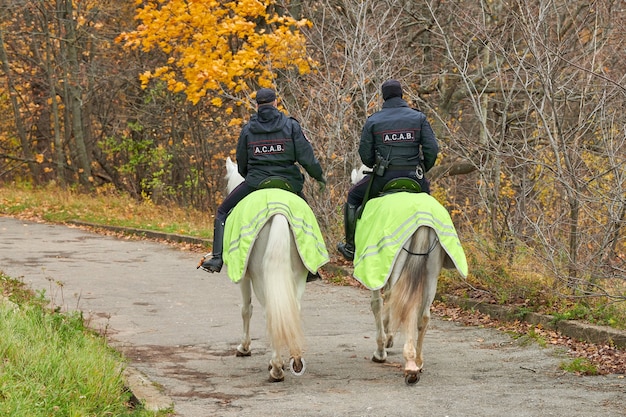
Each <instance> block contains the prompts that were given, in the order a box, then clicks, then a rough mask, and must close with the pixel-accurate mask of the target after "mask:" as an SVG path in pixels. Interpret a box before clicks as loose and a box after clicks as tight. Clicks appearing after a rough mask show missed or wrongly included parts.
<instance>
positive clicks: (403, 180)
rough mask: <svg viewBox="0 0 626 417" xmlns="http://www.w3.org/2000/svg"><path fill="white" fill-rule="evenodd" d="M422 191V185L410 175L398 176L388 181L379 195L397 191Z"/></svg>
mask: <svg viewBox="0 0 626 417" xmlns="http://www.w3.org/2000/svg"><path fill="white" fill-rule="evenodd" d="M401 191H403V192H407V193H421V192H422V187H421V186H420V184H419V182H417V181H416V180H414V179H413V178H409V177H398V178H394V179H392V180H390V181H388V182H387V183H386V184H385V185H384V186H383V189H382V190H381V191H380V194H379V195H381V196H382V195H386V194H391V193H397V192H401Z"/></svg>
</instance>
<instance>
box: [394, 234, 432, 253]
mask: <svg viewBox="0 0 626 417" xmlns="http://www.w3.org/2000/svg"><path fill="white" fill-rule="evenodd" d="M437 243H439V237H437V239H435V240H434V241H433V243H432V244H431V245H430V248H428V252H423V253H419V252H411V251H410V250H408V249H407V248H405V247H403V248H402V250H404V251H406V253H408V254H409V255H416V256H428V255H430V253H431V252H432V251H434V250H435V247H436V246H437Z"/></svg>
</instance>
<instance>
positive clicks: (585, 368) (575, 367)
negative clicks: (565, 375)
mask: <svg viewBox="0 0 626 417" xmlns="http://www.w3.org/2000/svg"><path fill="white" fill-rule="evenodd" d="M559 368H560V369H562V370H564V371H566V372H572V373H575V374H582V375H597V374H598V368H597V367H596V366H595V365H594V364H593V363H591V361H590V360H589V359H586V358H576V359H572V360H570V361H565V362H562V363H561V364H560V365H559Z"/></svg>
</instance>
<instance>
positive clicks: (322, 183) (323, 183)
mask: <svg viewBox="0 0 626 417" xmlns="http://www.w3.org/2000/svg"><path fill="white" fill-rule="evenodd" d="M317 184H318V185H319V192H320V193H321V192H323V191H324V190H325V189H326V178H325V177H322V179H321V180H317Z"/></svg>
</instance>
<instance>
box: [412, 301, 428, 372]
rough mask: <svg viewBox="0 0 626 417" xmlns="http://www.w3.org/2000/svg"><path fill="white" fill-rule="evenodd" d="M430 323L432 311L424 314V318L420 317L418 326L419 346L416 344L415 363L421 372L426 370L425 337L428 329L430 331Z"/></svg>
mask: <svg viewBox="0 0 626 417" xmlns="http://www.w3.org/2000/svg"><path fill="white" fill-rule="evenodd" d="M429 322H430V311H428V310H427V311H426V312H424V314H422V317H420V319H419V321H418V324H417V344H416V352H415V353H416V354H415V362H416V365H417V368H418V369H419V371H420V372H421V371H422V369H423V368H424V357H423V355H422V347H423V346H424V336H426V329H428V323H429Z"/></svg>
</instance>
